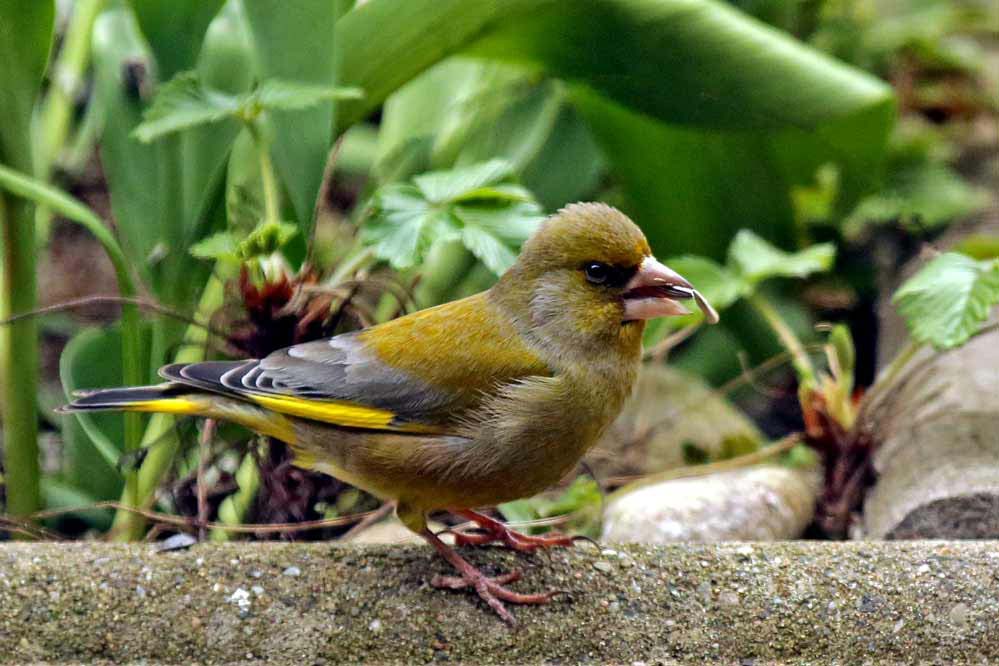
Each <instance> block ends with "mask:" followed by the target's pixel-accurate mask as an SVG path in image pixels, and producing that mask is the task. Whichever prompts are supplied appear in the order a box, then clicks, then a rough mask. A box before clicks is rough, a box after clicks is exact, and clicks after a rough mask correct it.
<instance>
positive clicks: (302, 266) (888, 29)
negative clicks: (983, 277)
mask: <svg viewBox="0 0 999 666" xmlns="http://www.w3.org/2000/svg"><path fill="white" fill-rule="evenodd" d="M997 72H999V6H997V5H996V3H994V2H989V1H987V0H982V1H980V2H979V1H967V0H962V1H947V0H898V1H885V0H759V1H754V0H749V1H745V2H733V3H730V4H726V3H723V2H716V1H714V0H505V1H498V0H497V1H486V0H407V1H406V2H398V1H395V0H368V1H367V2H351V1H349V0H295V1H294V2H287V1H278V0H128V1H125V0H73V1H70V0H65V1H60V2H48V1H43V0H39V1H37V2H32V3H24V2H19V1H18V0H0V169H2V170H0V184H2V185H3V191H2V192H0V223H2V224H3V226H4V230H5V234H4V239H3V243H4V244H3V256H2V262H3V266H4V273H3V284H2V290H3V291H2V292H0V319H5V320H7V319H10V318H11V317H13V316H15V315H21V314H25V313H34V312H37V311H38V310H39V308H44V307H50V306H60V305H66V307H54V308H53V311H45V312H44V313H42V314H38V315H37V316H30V317H22V318H18V319H16V321H12V322H10V323H8V324H7V325H4V326H2V327H0V333H2V337H0V351H2V357H0V370H2V375H0V377H2V385H0V389H2V390H3V412H2V416H3V425H4V440H3V447H4V454H5V455H4V467H3V481H4V484H3V489H4V498H5V500H4V501H5V504H4V506H5V514H6V515H7V516H8V517H9V518H10V519H11V520H12V521H13V522H11V523H10V524H9V525H8V527H9V528H11V533H12V534H22V533H25V532H27V533H29V534H35V533H36V532H35V531H36V530H38V529H50V530H55V531H57V532H60V533H63V534H67V535H72V536H78V535H81V534H90V535H107V536H111V537H114V538H122V539H137V538H142V537H143V536H149V535H150V534H149V532H148V530H149V529H150V526H149V523H148V521H146V520H145V519H144V518H143V517H142V516H139V515H137V514H135V513H134V512H131V511H127V510H122V509H120V508H119V509H118V510H117V511H115V510H114V509H113V508H109V507H106V506H105V507H97V508H89V509H86V510H75V511H69V512H61V513H59V514H58V516H57V517H55V516H54V514H53V516H51V517H46V518H45V521H44V522H43V523H42V526H39V523H38V522H37V521H34V522H33V521H30V520H29V521H27V522H23V519H25V518H26V517H31V516H36V513H37V512H38V511H41V510H63V509H66V508H67V507H84V506H89V507H93V506H94V505H96V504H97V503H99V502H101V501H106V500H120V502H121V503H122V504H124V505H125V506H126V507H133V508H135V507H138V508H143V509H146V510H155V511H158V512H162V513H168V514H172V515H179V516H184V517H188V518H191V517H193V518H198V519H199V520H202V521H203V520H205V519H211V520H213V521H216V522H218V523H220V524H223V525H239V524H242V523H248V522H252V523H261V522H294V521H300V520H305V519H317V518H324V517H325V518H331V519H335V518H337V517H338V516H343V515H345V514H351V513H357V512H359V511H363V510H367V509H371V508H373V507H374V506H375V502H374V500H373V499H372V498H368V497H366V496H363V495H361V494H360V493H358V492H356V491H354V490H352V489H349V488H348V487H346V486H345V485H344V484H341V483H339V482H337V481H334V480H331V479H329V478H327V477H321V475H315V474H309V473H306V472H303V471H301V470H296V469H294V468H292V467H291V466H290V465H289V463H288V455H287V452H286V451H284V448H283V446H281V445H280V444H278V443H276V442H270V443H258V442H255V441H254V440H252V439H251V438H250V437H249V435H248V434H247V433H245V432H241V431H239V430H238V429H235V428H228V427H223V428H221V429H220V431H219V432H218V433H216V434H215V436H214V437H208V436H202V437H201V438H200V440H199V436H198V432H197V428H196V427H195V425H194V424H190V423H187V424H185V423H175V422H174V420H173V419H172V418H171V417H166V416H155V417H152V418H151V419H148V418H143V419H140V418H139V417H136V416H133V417H130V418H129V419H128V420H123V418H122V417H121V416H118V415H97V416H94V415H77V416H74V417H57V416H55V415H54V414H53V412H52V409H53V408H54V407H55V406H57V405H59V404H61V403H62V402H64V400H65V394H64V393H63V390H64V389H65V390H66V391H72V390H74V389H80V388H90V387H99V386H111V385H117V384H121V383H145V382H149V381H154V380H155V370H156V368H158V367H159V366H160V365H162V364H164V363H167V362H171V361H196V360H200V359H203V358H206V357H238V356H259V355H262V354H266V353H267V352H269V351H271V350H273V349H276V348H279V347H281V346H285V345H288V344H292V343H294V342H299V341H303V340H307V339H311V338H314V337H319V336H322V335H331V334H334V333H337V332H341V331H345V330H350V329H353V328H357V327H360V326H364V325H368V324H370V323H373V322H377V321H381V320H384V319H387V318H390V317H393V316H396V315H398V314H400V313H403V312H406V311H410V310H412V309H416V308H421V307H426V306H428V305H433V304H436V303H440V302H444V301H447V300H451V299H454V298H458V297H461V296H464V295H467V294H470V293H474V292H476V291H479V290H481V289H484V288H487V287H488V286H489V285H490V284H491V283H492V281H493V280H495V278H496V276H497V275H498V274H500V273H501V272H502V271H503V270H504V269H505V268H506V267H507V266H508V265H509V264H510V263H511V262H512V261H513V258H514V257H515V256H516V252H517V249H518V247H519V244H520V243H521V242H522V241H523V239H524V238H526V237H527V235H529V233H530V232H531V230H532V229H533V228H534V226H535V225H536V224H537V222H538V221H539V220H540V219H541V217H543V215H545V214H547V213H551V212H554V211H556V210H558V208H559V207H561V206H563V205H564V204H566V203H569V202H573V201H580V200H603V201H606V202H609V203H611V204H613V205H615V206H618V207H620V208H621V209H622V210H624V211H625V212H627V213H628V214H629V215H630V216H631V217H632V218H633V219H634V220H635V221H636V222H638V224H639V225H640V226H641V227H642V228H643V229H644V230H645V232H646V234H647V235H648V237H649V239H650V241H651V243H652V245H653V248H654V250H655V252H656V254H657V255H658V256H659V257H663V258H673V259H674V260H675V261H674V263H676V264H677V266H681V265H682V266H685V267H686V268H685V269H684V271H682V272H685V273H692V275H688V277H690V278H691V279H692V280H693V281H694V282H695V283H696V284H698V286H699V287H701V288H702V289H703V291H705V293H706V295H707V296H708V297H709V299H710V300H712V301H713V302H715V304H716V306H717V307H719V308H722V307H724V308H726V311H725V314H724V317H723V323H722V324H721V325H719V326H717V327H711V328H705V329H703V330H702V329H701V328H699V327H697V323H698V321H697V320H696V319H692V320H687V321H681V322H679V324H675V323H671V324H669V325H660V326H657V327H654V328H652V329H650V331H649V337H648V340H647V341H646V342H647V345H648V347H649V348H655V347H656V345H657V344H660V343H661V342H662V341H663V340H664V339H668V336H671V335H675V334H676V333H677V327H678V326H679V327H681V328H683V327H685V329H689V330H688V331H687V332H685V333H683V337H684V341H683V342H682V343H679V342H678V343H677V345H675V346H673V345H671V346H673V347H674V348H672V349H671V355H670V362H671V364H672V365H673V366H674V367H678V368H681V369H683V370H685V371H689V372H691V373H694V374H696V375H699V376H700V377H702V378H704V379H705V380H706V381H707V382H708V383H710V384H713V385H716V386H718V385H723V384H724V383H725V382H727V381H729V380H731V379H732V378H733V377H737V376H738V375H739V374H740V372H741V371H742V368H743V367H744V366H745V365H747V364H749V365H754V364H758V363H761V362H764V361H766V360H767V359H769V358H771V357H773V356H774V355H775V354H777V353H779V352H780V351H781V350H782V349H786V348H787V345H786V344H782V340H781V338H780V337H779V336H778V335H775V334H774V326H773V323H774V321H778V322H781V324H782V325H786V326H787V327H788V329H789V330H791V331H793V333H794V335H795V336H797V338H798V339H800V340H801V341H803V342H804V343H806V344H807V343H809V342H812V341H815V340H818V339H819V338H820V337H821V336H820V335H819V334H817V333H816V332H815V330H814V328H813V326H814V324H815V323H816V322H818V321H820V320H836V321H842V322H845V323H847V324H848V325H849V326H850V328H852V330H853V338H854V340H855V343H856V363H855V364H854V365H852V366H851V371H853V370H854V369H855V373H856V374H855V378H853V377H851V380H850V386H851V387H852V386H853V385H854V379H855V381H856V383H857V384H859V385H865V384H869V383H870V382H871V381H872V379H873V376H874V370H875V353H876V345H877V326H876V317H875V309H876V305H877V301H878V298H879V294H880V293H881V292H880V291H879V289H880V288H881V287H882V286H883V285H882V284H881V283H880V282H879V271H882V270H884V269H885V268H886V266H885V262H888V263H891V264H897V263H900V262H901V261H903V260H904V259H906V258H907V257H910V256H912V255H913V254H914V253H915V252H916V251H917V249H918V246H919V243H920V242H921V241H924V240H931V239H932V238H934V237H936V236H937V235H939V234H940V233H942V231H943V230H944V229H945V228H946V226H947V225H949V224H951V223H954V222H957V221H962V220H967V219H969V217H971V216H973V215H975V214H976V213H978V212H979V211H981V210H983V209H984V208H985V207H986V206H987V205H988V202H989V192H988V191H987V190H986V189H983V185H984V184H983V183H980V182H978V183H976V182H972V181H973V180H974V177H973V176H972V174H974V173H981V172H982V171H983V169H982V168H981V163H983V161H984V162H985V163H988V160H992V162H991V164H995V160H996V159H997V157H996V150H995V142H996V118H997V113H999V73H997ZM993 185H994V183H993ZM80 225H82V227H81V226H80ZM740 230H748V232H751V233H748V232H747V233H744V234H739V232H740ZM109 232H110V233H109ZM95 234H96V235H95ZM95 238H96V239H97V240H94V239H95ZM996 245H997V243H996V241H995V238H994V237H993V238H988V237H982V238H979V239H978V240H977V244H976V245H974V247H973V248H972V250H970V251H971V252H973V253H977V254H976V256H977V257H978V258H979V259H985V258H987V257H992V256H995V254H996ZM886 257H887V258H886ZM754 271H755V272H754ZM694 275H696V276H697V277H696V278H695V277H694ZM802 278H804V279H802ZM764 280H765V284H764V283H763V282H764ZM95 295H116V296H119V297H122V298H119V299H118V300H114V299H104V300H94V299H93V297H94V296H95ZM761 300H762V301H763V302H764V303H765V305H763V306H761V305H760V303H761ZM67 304H68V305H67ZM774 317H777V319H776V320H775V319H774ZM851 344H852V343H851ZM783 373H784V374H783V375H779V376H778V377H776V378H775V379H774V380H773V381H775V382H777V383H780V382H784V383H792V384H793V381H794V378H793V374H792V373H791V371H790V370H788V369H787V368H784V370H783ZM798 374H799V379H801V375H800V372H799V373H798ZM791 395H792V399H791V403H794V399H793V391H792V392H791ZM760 402H761V400H760V399H759V397H758V396H757V397H755V398H752V399H750V400H748V401H747V402H746V404H745V405H743V406H744V407H745V408H746V409H749V410H750V411H751V412H752V413H753V414H754V415H755V416H758V417H759V418H760V419H761V424H762V425H763V427H764V430H765V431H766V432H768V433H769V434H773V435H776V434H780V433H781V432H782V431H786V430H787V429H789V428H793V427H796V425H797V424H799V423H800V418H801V417H800V414H799V413H798V412H797V411H795V405H794V404H791V405H790V406H788V405H787V404H785V403H786V401H784V402H781V401H779V400H772V401H766V400H764V401H763V402H764V404H762V405H760V404H759V403H760ZM202 435H204V433H202ZM582 494H585V493H582ZM112 525H113V526H114V529H113V530H112ZM156 529H159V528H156ZM109 530H111V531H109ZM202 531H204V529H202ZM341 531H342V528H338V527H336V526H334V525H331V526H330V528H329V529H327V530H325V531H319V532H316V533H314V536H315V535H318V536H327V537H328V536H335V535H336V534H339V533H340V532H341ZM290 534H291V533H290V532H289V533H288V534H286V535H285V536H289V537H290ZM226 535H227V532H225V531H223V530H217V531H215V532H213V536H215V537H216V538H226ZM153 536H155V532H154V533H153Z"/></svg>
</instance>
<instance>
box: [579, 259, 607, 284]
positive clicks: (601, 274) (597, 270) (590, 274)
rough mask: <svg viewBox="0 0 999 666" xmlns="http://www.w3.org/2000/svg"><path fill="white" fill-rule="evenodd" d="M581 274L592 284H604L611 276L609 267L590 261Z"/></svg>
mask: <svg viewBox="0 0 999 666" xmlns="http://www.w3.org/2000/svg"><path fill="white" fill-rule="evenodd" d="M583 272H584V273H585V274H586V279H587V280H589V281H590V282H591V283H592V284H604V283H605V282H607V279H608V278H609V277H610V274H611V270H610V266H608V265H607V264H602V263H600V262H599V261H591V262H589V263H588V264H586V265H584V266H583Z"/></svg>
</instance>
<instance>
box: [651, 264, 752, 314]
mask: <svg viewBox="0 0 999 666" xmlns="http://www.w3.org/2000/svg"><path fill="white" fill-rule="evenodd" d="M666 265H667V266H669V267H670V268H672V269H673V270H675V271H676V272H677V273H679V274H680V275H682V276H683V277H685V278H686V279H687V281H688V282H690V283H691V284H692V285H694V287H695V288H696V289H697V290H698V291H700V292H701V294H703V295H704V297H705V298H706V299H707V300H708V302H709V303H711V305H712V306H713V307H714V308H715V309H716V310H724V309H725V308H727V307H728V306H730V305H732V304H733V303H735V302H736V301H737V300H739V299H740V298H741V297H742V296H744V295H745V294H746V292H747V290H748V285H746V283H745V282H744V281H743V280H742V279H741V278H740V277H739V276H738V275H735V274H734V273H732V271H730V270H729V269H727V268H725V267H724V266H720V265H719V264H717V263H715V262H714V261H712V260H710V259H707V258H705V257H695V256H692V255H684V256H681V257H673V258H671V259H668V260H667V261H666ZM698 315H699V316H702V315H700V314H699V313H698Z"/></svg>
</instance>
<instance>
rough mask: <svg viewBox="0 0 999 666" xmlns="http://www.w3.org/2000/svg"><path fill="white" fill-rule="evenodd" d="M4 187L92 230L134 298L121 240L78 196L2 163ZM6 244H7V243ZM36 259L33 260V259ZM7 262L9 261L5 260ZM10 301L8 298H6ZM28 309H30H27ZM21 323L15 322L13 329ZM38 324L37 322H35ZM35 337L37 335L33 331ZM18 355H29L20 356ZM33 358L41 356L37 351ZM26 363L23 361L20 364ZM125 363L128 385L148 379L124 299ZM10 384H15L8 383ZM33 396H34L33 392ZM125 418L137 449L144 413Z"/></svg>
mask: <svg viewBox="0 0 999 666" xmlns="http://www.w3.org/2000/svg"><path fill="white" fill-rule="evenodd" d="M0 188H3V189H6V190H8V191H10V192H12V193H14V194H16V195H18V196H20V197H23V198H25V199H28V200H30V201H33V202H35V203H36V204H38V205H39V206H44V207H45V208H46V209H47V210H49V211H53V212H56V213H59V214H60V215H63V216H65V217H66V218H68V219H70V220H72V221H74V222H76V223H78V224H80V225H81V226H83V227H84V228H86V229H87V231H89V232H90V233H91V234H92V235H93V236H94V238H96V239H97V242H99V243H100V244H101V247H102V248H103V249H104V252H105V254H107V256H108V258H109V259H110V260H111V264H112V266H114V271H115V277H116V278H117V280H118V292H119V294H120V295H121V296H122V297H123V298H126V299H134V298H135V294H136V290H135V284H134V282H133V281H132V275H131V273H130V272H129V267H128V260H127V259H126V258H125V253H124V252H123V251H122V249H121V246H120V245H119V244H118V241H116V240H115V238H114V236H113V235H112V234H111V231H110V230H109V229H108V228H107V227H106V226H105V225H104V222H103V221H102V220H101V219H100V218H99V217H98V216H97V214H96V213H94V212H93V211H92V210H90V209H89V208H87V206H85V205H84V204H82V203H81V202H80V201H78V200H77V199H74V198H73V197H71V196H69V195H68V194H66V193H64V192H62V191H60V190H58V189H56V188H54V187H51V186H49V185H46V184H45V183H43V182H41V181H39V180H36V179H34V178H31V177H29V176H26V175H24V174H22V173H19V172H17V171H15V170H13V169H9V168H7V167H5V166H3V165H0ZM5 247H7V246H6V245H5ZM20 254H23V255H28V254H30V255H31V256H32V257H33V256H34V248H32V252H30V253H28V252H27V251H26V250H25V251H22V252H20ZM32 261H33V259H32ZM5 265H7V262H5ZM33 281H34V267H33V266H32V282H33ZM4 300H7V299H4ZM25 311H26V310H25ZM11 314H18V311H16V310H15V311H12V312H9V313H4V312H0V319H6V318H7V317H9V316H10V315H11ZM20 323H21V322H14V323H12V324H11V325H10V326H11V330H12V331H13V330H15V329H14V326H17V325H19V324H20ZM32 326H34V324H32ZM31 336H32V339H34V338H35V334H34V333H32V334H31ZM15 358H21V359H24V358H28V357H27V356H18V357H15ZM30 358H33V359H34V358H37V354H36V355H33V356H31V357H30ZM21 363H24V361H23V360H22V361H20V362H19V364H21ZM121 365H122V379H123V380H124V382H125V384H127V385H131V386H135V385H138V384H142V383H144V381H145V376H144V374H145V373H144V371H143V362H142V323H141V319H140V317H139V310H138V307H137V306H136V305H135V303H133V302H127V301H123V302H122V306H121ZM6 385H8V386H10V385H13V384H10V383H6ZM32 395H34V394H33V393H32ZM124 419H125V451H126V452H127V451H134V450H136V449H137V448H138V447H139V439H140V438H141V436H142V417H141V415H140V414H130V413H126V414H125V415H124ZM136 484H137V479H136V475H135V474H134V473H130V474H129V475H128V476H126V477H125V497H124V499H123V501H125V502H126V503H127V502H128V501H129V500H134V499H135V497H136V495H135V493H136V489H137V486H136Z"/></svg>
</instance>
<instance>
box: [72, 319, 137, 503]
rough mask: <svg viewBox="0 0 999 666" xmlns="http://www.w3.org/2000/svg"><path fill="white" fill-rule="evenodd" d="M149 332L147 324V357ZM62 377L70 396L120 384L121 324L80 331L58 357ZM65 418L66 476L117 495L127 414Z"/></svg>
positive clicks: (80, 414)
mask: <svg viewBox="0 0 999 666" xmlns="http://www.w3.org/2000/svg"><path fill="white" fill-rule="evenodd" d="M148 333H149V330H148V328H147V329H144V330H143V342H144V344H145V345H146V347H147V348H146V349H145V350H144V351H145V354H143V358H145V357H147V355H148V342H149V336H148ZM59 378H60V380H61V381H62V385H63V389H64V390H65V391H66V395H67V397H71V396H72V393H73V392H74V391H78V390H84V389H95V388H105V387H112V386H121V385H122V383H123V378H122V365H121V329H120V327H119V326H113V327H111V328H106V329H101V328H87V329H84V330H82V331H80V332H79V333H78V334H77V335H75V336H74V337H73V339H72V340H70V341H69V343H68V344H67V345H66V347H65V348H64V349H63V352H62V356H60V358H59ZM63 419H65V421H64V422H65V427H64V428H63V437H64V439H65V443H66V449H65V464H66V466H65V470H66V471H65V479H66V481H68V482H69V483H71V484H72V485H74V486H76V487H77V488H80V489H81V490H84V491H86V492H88V493H90V494H92V495H94V496H95V497H99V498H101V499H113V498H115V497H116V496H117V495H118V494H119V493H120V492H121V487H122V475H121V472H120V471H119V469H118V462H119V459H120V457H121V455H122V453H123V452H124V447H123V445H122V442H123V439H124V427H123V419H122V415H121V414H114V413H110V412H76V413H73V414H69V415H66V416H64V417H63Z"/></svg>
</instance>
